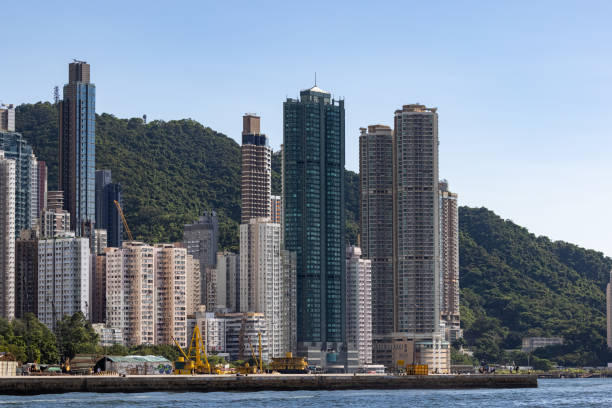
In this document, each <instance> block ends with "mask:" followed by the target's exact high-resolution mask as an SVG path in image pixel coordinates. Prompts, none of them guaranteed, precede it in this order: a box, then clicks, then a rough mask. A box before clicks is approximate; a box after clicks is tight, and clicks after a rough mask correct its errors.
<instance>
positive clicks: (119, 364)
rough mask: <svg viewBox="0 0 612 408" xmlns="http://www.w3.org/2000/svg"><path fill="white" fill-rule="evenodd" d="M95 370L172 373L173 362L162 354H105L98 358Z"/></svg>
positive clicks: (134, 373) (120, 372) (136, 373)
mask: <svg viewBox="0 0 612 408" xmlns="http://www.w3.org/2000/svg"><path fill="white" fill-rule="evenodd" d="M94 371H95V372H99V371H112V372H115V373H117V374H125V375H147V374H172V362H171V361H170V360H168V359H166V358H164V357H160V356H104V357H102V358H101V359H100V360H98V362H97V363H96V366H95V368H94Z"/></svg>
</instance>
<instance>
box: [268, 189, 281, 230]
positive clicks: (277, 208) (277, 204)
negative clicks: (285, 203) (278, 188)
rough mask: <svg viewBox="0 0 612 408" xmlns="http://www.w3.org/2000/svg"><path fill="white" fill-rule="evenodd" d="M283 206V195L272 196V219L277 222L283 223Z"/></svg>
mask: <svg viewBox="0 0 612 408" xmlns="http://www.w3.org/2000/svg"><path fill="white" fill-rule="evenodd" d="M282 211H283V207H282V201H281V196H276V195H273V196H270V221H271V222H274V223H276V224H280V223H281V215H282Z"/></svg>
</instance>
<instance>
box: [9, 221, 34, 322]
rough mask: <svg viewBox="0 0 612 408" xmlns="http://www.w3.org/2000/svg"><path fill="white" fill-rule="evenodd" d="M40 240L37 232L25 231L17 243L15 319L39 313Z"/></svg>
mask: <svg viewBox="0 0 612 408" xmlns="http://www.w3.org/2000/svg"><path fill="white" fill-rule="evenodd" d="M38 239H39V237H38V236H37V233H36V231H35V230H23V231H22V232H21V236H20V237H19V238H18V239H17V240H16V241H15V317H16V318H18V319H22V318H24V317H25V315H26V314H28V313H33V314H37V313H38Z"/></svg>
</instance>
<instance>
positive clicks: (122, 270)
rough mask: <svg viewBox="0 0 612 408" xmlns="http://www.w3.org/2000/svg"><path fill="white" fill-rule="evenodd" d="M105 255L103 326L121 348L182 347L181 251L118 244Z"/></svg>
mask: <svg viewBox="0 0 612 408" xmlns="http://www.w3.org/2000/svg"><path fill="white" fill-rule="evenodd" d="M105 252H106V316H107V321H106V324H107V326H108V327H112V328H118V329H121V331H122V333H123V343H124V344H125V345H126V346H135V345H139V344H171V342H172V337H174V338H175V339H176V340H177V341H178V343H179V344H180V345H181V346H182V347H185V346H186V344H187V341H188V339H187V292H186V289H187V288H186V282H187V276H188V275H189V273H191V272H188V271H187V268H188V267H189V262H188V259H187V250H186V249H185V248H180V247H177V246H175V245H172V244H157V245H155V246H151V245H147V244H144V243H142V242H138V241H129V242H124V243H123V244H122V246H121V248H114V247H108V248H106V250H105Z"/></svg>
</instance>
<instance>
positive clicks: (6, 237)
mask: <svg viewBox="0 0 612 408" xmlns="http://www.w3.org/2000/svg"><path fill="white" fill-rule="evenodd" d="M15 167H16V166H15V160H11V159H7V158H5V157H4V152H3V151H2V150H0V317H2V318H5V319H9V320H10V319H13V318H14V317H15V178H16V177H15Z"/></svg>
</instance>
